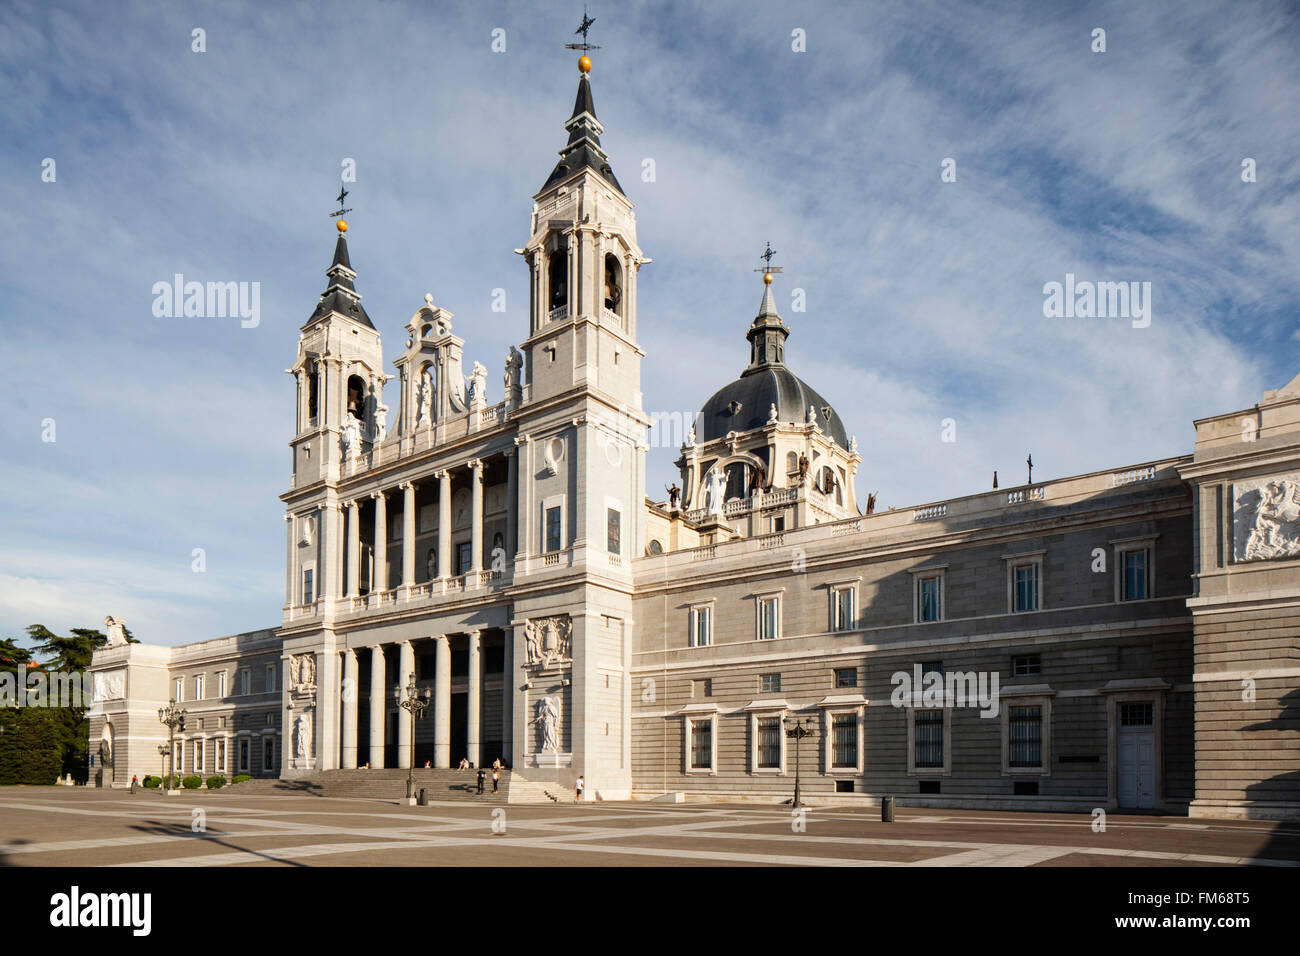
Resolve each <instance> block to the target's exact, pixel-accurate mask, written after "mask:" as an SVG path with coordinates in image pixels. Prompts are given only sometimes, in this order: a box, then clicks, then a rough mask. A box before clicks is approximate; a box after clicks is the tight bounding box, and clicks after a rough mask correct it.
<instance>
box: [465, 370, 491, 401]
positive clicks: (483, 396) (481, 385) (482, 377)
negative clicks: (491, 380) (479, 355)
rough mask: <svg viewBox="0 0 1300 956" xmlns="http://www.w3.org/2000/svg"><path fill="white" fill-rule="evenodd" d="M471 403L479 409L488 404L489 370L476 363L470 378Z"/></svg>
mask: <svg viewBox="0 0 1300 956" xmlns="http://www.w3.org/2000/svg"><path fill="white" fill-rule="evenodd" d="M469 403H470V405H471V406H474V407H479V406H482V405H486V404H487V368H486V367H484V365H483V364H482V363H481V362H475V363H474V366H473V369H472V371H471V374H470V377H469Z"/></svg>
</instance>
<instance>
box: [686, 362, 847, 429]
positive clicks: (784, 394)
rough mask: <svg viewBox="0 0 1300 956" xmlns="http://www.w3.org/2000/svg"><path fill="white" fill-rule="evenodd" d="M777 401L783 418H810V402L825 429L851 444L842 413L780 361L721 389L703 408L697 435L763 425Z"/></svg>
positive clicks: (748, 371)
mask: <svg viewBox="0 0 1300 956" xmlns="http://www.w3.org/2000/svg"><path fill="white" fill-rule="evenodd" d="M773 405H775V406H776V417H777V420H778V421H782V422H804V421H807V420H808V406H809V405H811V406H813V408H815V409H816V411H817V425H818V426H819V427H820V428H821V430H822V431H823V432H825V433H826V434H827V435H829V436H830V437H831V438H833V439H834V440H835V441H836V442H837V443H838V444H839V445H840V446H841V447H843V448H845V449H847V448H848V447H849V439H848V435H847V434H846V433H845V431H844V423H843V422H842V421H840V416H839V413H838V412H836V411H835V409H834V408H832V407H831V405H830V403H829V402H827V401H826V399H824V398H822V397H821V395H819V394H818V393H817V392H816V391H815V390H814V389H813V388H812V387H811V386H810V385H808V384H807V383H806V382H804V381H803V379H801V378H799V376H797V375H795V374H794V372H792V371H790V370H789V369H788V368H786V367H785V365H782V364H776V363H770V364H766V365H762V366H759V367H757V368H753V367H751V368H747V369H745V371H744V372H743V373H742V374H741V376H740V378H738V379H736V380H735V381H734V382H732V383H730V384H729V385H724V386H723V387H722V388H720V389H718V391H717V392H715V393H714V394H713V397H712V398H710V399H709V400H708V401H707V402H705V403H704V407H703V408H702V409H700V414H699V416H698V417H697V418H696V420H695V439H696V441H698V442H707V441H712V440H713V439H715V438H723V437H725V436H726V434H727V432H733V431H734V432H744V431H749V430H750V429H752V428H761V427H762V426H763V425H765V424H767V420H768V418H769V417H770V415H771V411H770V410H771V407H772V406H773ZM733 409H734V411H733Z"/></svg>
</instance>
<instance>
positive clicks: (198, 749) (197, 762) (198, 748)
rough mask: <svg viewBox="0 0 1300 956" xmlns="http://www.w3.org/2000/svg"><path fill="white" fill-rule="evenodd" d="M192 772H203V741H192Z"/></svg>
mask: <svg viewBox="0 0 1300 956" xmlns="http://www.w3.org/2000/svg"><path fill="white" fill-rule="evenodd" d="M194 772H195V773H202V772H203V741H202V740H196V741H194Z"/></svg>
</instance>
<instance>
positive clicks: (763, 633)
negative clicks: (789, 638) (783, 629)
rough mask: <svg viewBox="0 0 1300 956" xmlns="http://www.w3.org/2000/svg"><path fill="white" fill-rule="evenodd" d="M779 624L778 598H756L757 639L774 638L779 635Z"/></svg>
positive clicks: (767, 639)
mask: <svg viewBox="0 0 1300 956" xmlns="http://www.w3.org/2000/svg"><path fill="white" fill-rule="evenodd" d="M780 626H781V619H780V598H777V597H765V598H759V599H758V639H759V640H760V641H770V640H774V639H775V638H776V637H778V636H779V632H780Z"/></svg>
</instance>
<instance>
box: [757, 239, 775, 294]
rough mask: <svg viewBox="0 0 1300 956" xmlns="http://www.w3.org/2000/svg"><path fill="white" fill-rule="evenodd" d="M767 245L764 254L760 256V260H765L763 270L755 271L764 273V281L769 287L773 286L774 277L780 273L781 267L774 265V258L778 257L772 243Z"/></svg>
mask: <svg viewBox="0 0 1300 956" xmlns="http://www.w3.org/2000/svg"><path fill="white" fill-rule="evenodd" d="M765 245H766V248H765V249H764V250H763V254H762V255H760V256H759V258H760V259H762V260H763V268H761V269H755V270H754V271H755V272H761V273H763V281H764V282H766V283H767V284H768V285H771V284H772V276H773V275H775V274H776V273H778V272H780V271H781V267H780V266H774V265H772V257H773V256H774V255H776V251H775V250H774V249H773V248H772V243H771V242H768V243H766V244H765Z"/></svg>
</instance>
